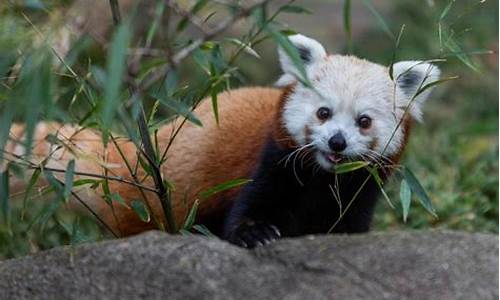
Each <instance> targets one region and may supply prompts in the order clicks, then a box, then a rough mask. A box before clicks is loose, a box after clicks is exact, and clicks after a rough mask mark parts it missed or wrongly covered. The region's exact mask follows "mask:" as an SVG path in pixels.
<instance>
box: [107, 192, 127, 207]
mask: <svg viewBox="0 0 500 300" xmlns="http://www.w3.org/2000/svg"><path fill="white" fill-rule="evenodd" d="M109 196H110V198H111V200H113V201H115V202H118V203H119V204H120V205H121V206H123V207H126V208H130V206H128V205H127V202H126V201H125V199H123V197H122V196H121V195H120V194H119V193H112V194H110V195H109Z"/></svg>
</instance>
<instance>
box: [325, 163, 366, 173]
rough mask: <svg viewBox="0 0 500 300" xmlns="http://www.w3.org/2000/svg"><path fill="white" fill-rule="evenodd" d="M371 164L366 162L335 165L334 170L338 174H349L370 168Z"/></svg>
mask: <svg viewBox="0 0 500 300" xmlns="http://www.w3.org/2000/svg"><path fill="white" fill-rule="evenodd" d="M369 164H370V163H368V162H366V161H353V162H347V163H343V164H338V165H335V167H334V168H333V170H334V171H335V173H336V174H342V173H348V172H352V171H355V170H358V169H361V168H364V167H366V166H368V165H369Z"/></svg>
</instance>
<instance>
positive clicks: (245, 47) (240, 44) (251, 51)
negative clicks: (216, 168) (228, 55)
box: [226, 38, 260, 59]
mask: <svg viewBox="0 0 500 300" xmlns="http://www.w3.org/2000/svg"><path fill="white" fill-rule="evenodd" d="M226 40H227V41H229V42H231V43H233V44H235V45H236V46H238V47H240V48H241V49H243V51H245V52H246V53H248V54H250V55H252V56H253V57H256V58H258V59H260V55H259V53H257V51H255V50H254V49H252V47H251V46H250V44H247V43H243V42H242V41H240V40H238V39H236V38H226Z"/></svg>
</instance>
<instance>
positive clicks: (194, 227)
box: [193, 224, 215, 237]
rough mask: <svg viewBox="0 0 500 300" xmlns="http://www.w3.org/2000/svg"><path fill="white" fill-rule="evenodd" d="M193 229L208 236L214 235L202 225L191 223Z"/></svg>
mask: <svg viewBox="0 0 500 300" xmlns="http://www.w3.org/2000/svg"><path fill="white" fill-rule="evenodd" d="M193 229H194V230H196V231H198V232H199V233H201V234H203V235H204V236H208V237H215V235H214V234H213V233H212V232H210V230H209V229H208V228H207V227H206V226H204V225H198V224H197V225H193Z"/></svg>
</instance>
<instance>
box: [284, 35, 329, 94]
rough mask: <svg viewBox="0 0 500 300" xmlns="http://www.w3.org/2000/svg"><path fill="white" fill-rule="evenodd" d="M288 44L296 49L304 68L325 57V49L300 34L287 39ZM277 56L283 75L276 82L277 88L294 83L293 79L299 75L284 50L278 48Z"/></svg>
mask: <svg viewBox="0 0 500 300" xmlns="http://www.w3.org/2000/svg"><path fill="white" fill-rule="evenodd" d="M288 39H289V40H290V42H291V43H292V44H293V45H294V46H295V47H296V48H297V50H298V52H299V54H300V58H301V59H302V63H303V64H304V66H307V65H311V64H313V63H314V62H316V61H318V60H320V59H322V58H324V57H325V56H326V51H325V48H323V46H322V45H321V44H320V43H319V42H318V41H316V40H314V39H311V38H309V37H306V36H304V35H302V34H295V35H291V36H289V37H288ZM278 55H279V60H280V64H281V69H282V70H283V73H284V74H283V75H282V76H281V78H280V79H279V80H278V82H276V85H277V86H285V85H288V84H291V83H293V82H295V81H296V79H295V77H296V76H298V75H299V71H298V70H297V67H296V66H295V64H294V63H293V61H292V59H291V58H290V57H289V56H288V54H286V52H285V50H283V49H282V48H281V47H278Z"/></svg>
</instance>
